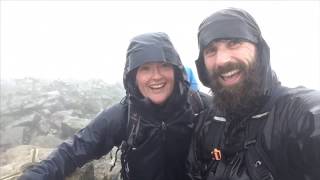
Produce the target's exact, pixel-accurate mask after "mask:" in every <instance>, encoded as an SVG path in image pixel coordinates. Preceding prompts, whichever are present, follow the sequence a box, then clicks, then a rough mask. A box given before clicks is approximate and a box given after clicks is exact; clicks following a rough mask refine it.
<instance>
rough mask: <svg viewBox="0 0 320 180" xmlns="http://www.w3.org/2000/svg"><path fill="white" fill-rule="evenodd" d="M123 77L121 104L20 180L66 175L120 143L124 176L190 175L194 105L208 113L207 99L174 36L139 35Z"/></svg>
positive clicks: (165, 179)
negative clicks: (196, 89)
mask: <svg viewBox="0 0 320 180" xmlns="http://www.w3.org/2000/svg"><path fill="white" fill-rule="evenodd" d="M123 77H124V79H123V82H124V87H125V89H126V97H125V98H124V99H123V100H122V101H121V102H120V103H118V104H115V105H114V106H112V107H110V108H109V109H106V110H105V111H103V112H102V113H100V114H99V115H98V116H97V117H96V118H95V119H94V120H93V121H92V122H91V123H90V124H89V125H88V126H86V127H85V128H83V129H82V130H80V131H79V132H78V133H77V134H75V135H74V136H73V138H72V140H69V141H66V142H64V143H62V144H61V145H60V146H59V147H58V148H57V150H55V151H54V152H53V153H52V154H51V155H50V156H49V157H48V158H47V160H45V161H42V162H41V163H40V164H39V165H36V166H35V167H33V168H31V169H29V170H27V171H26V172H25V173H24V174H23V175H22V177H21V178H20V179H23V180H26V179H33V180H36V179H46V180H50V179H52V180H58V179H63V178H64V176H66V175H68V174H70V173H71V172H73V171H74V170H75V168H77V167H81V166H82V165H84V164H85V163H86V162H88V161H90V160H92V159H97V158H100V157H101V156H103V155H105V154H106V153H108V152H109V151H110V150H111V149H112V147H113V146H119V145H121V149H122V169H123V170H122V176H123V178H124V179H130V180H180V179H181V180H184V179H186V175H185V174H186V172H185V160H186V156H187V151H188V147H189V143H190V136H191V131H192V125H193V121H194V120H195V119H198V116H195V115H194V111H195V112H196V113H197V114H198V113H199V112H200V110H195V108H191V106H192V107H193V106H194V105H192V103H195V101H197V102H196V103H198V104H200V103H201V105H199V106H198V108H199V109H201V110H202V112H203V110H205V108H206V106H205V104H206V102H207V100H205V101H203V100H204V99H203V98H206V97H204V96H203V95H201V98H200V97H199V98H197V97H195V95H199V94H198V93H192V92H191V91H189V84H188V83H187V81H186V74H185V71H184V67H183V65H182V63H181V61H180V58H179V55H178V54H177V52H176V51H175V49H174V47H173V45H172V43H171V42H170V40H169V37H168V36H167V35H166V34H164V33H148V34H142V35H139V36H136V37H134V38H133V39H132V41H131V43H130V45H129V48H128V50H127V60H126V65H125V69H124V76H123ZM201 99H202V100H201ZM200 107H201V108H200ZM201 114H202V113H201V112H200V115H201Z"/></svg>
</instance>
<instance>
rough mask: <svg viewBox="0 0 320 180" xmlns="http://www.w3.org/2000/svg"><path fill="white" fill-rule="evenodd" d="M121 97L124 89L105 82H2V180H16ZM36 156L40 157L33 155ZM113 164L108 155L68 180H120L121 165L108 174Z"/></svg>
mask: <svg viewBox="0 0 320 180" xmlns="http://www.w3.org/2000/svg"><path fill="white" fill-rule="evenodd" d="M123 96H124V91H123V87H122V85H121V84H111V85H110V84H107V83H106V82H103V81H102V80H90V81H66V80H54V81H48V80H39V79H33V78H25V79H16V80H6V81H4V80H1V101H0V102H1V106H0V107H1V109H0V111H1V114H0V115H1V116H0V118H1V119H0V154H1V155H0V180H4V179H5V180H9V179H16V178H17V176H18V174H19V173H20V172H21V169H22V168H23V167H24V166H26V165H28V164H30V163H32V162H33V161H34V162H39V161H40V160H41V159H43V158H45V157H46V156H47V155H48V154H49V153H50V152H51V151H52V150H53V149H54V148H55V147H56V146H57V145H58V144H60V143H61V142H63V141H64V140H66V139H67V138H69V137H70V136H72V135H73V134H74V133H75V132H77V131H78V130H80V129H81V128H83V127H84V126H86V125H87V124H88V123H89V122H90V121H91V120H92V119H93V118H94V117H95V116H96V114H98V113H99V112H100V111H102V110H103V109H105V108H108V107H109V106H111V105H112V104H114V103H117V102H119V101H120V100H121V98H122V97H123ZM35 151H37V152H38V154H36V155H34V154H33V155H32V152H35ZM113 151H114V150H113ZM35 156H36V157H35ZM119 159H120V158H118V161H119ZM112 161H113V159H112V158H111V156H110V154H107V155H106V156H104V157H103V158H101V159H99V160H94V161H92V162H90V163H88V164H86V165H85V166H84V167H82V168H81V169H79V170H77V171H76V172H75V173H74V174H73V175H72V176H71V177H69V180H70V179H72V180H78V179H88V180H89V179H101V180H102V179H103V180H108V179H114V180H115V179H118V176H119V173H118V172H119V170H120V168H121V167H120V163H119V162H118V163H116V167H115V168H114V169H113V171H112V172H109V169H110V166H111V162H112ZM10 175H13V176H12V177H10Z"/></svg>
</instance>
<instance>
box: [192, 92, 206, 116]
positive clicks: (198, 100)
mask: <svg viewBox="0 0 320 180" xmlns="http://www.w3.org/2000/svg"><path fill="white" fill-rule="evenodd" d="M188 98H189V103H190V106H191V110H192V113H193V114H194V116H198V115H199V114H200V112H201V111H202V110H203V109H205V108H206V107H205V103H204V102H203V100H202V97H201V94H200V92H199V91H193V90H191V89H190V90H189V96H188Z"/></svg>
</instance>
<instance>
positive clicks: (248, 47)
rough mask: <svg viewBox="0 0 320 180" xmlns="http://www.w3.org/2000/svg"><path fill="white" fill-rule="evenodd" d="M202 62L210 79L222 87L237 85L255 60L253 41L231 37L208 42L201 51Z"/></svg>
mask: <svg viewBox="0 0 320 180" xmlns="http://www.w3.org/2000/svg"><path fill="white" fill-rule="evenodd" d="M203 56H204V64H205V66H206V69H207V72H208V73H209V75H210V77H211V80H212V81H217V82H215V83H216V84H218V85H219V86H221V87H223V88H229V87H230V88H232V87H234V86H239V84H241V82H243V80H244V79H245V78H246V77H245V76H246V75H247V73H246V72H247V71H248V69H249V68H250V66H251V65H252V64H253V63H254V62H255V57H256V47H255V45H254V44H253V43H250V42H247V41H243V40H239V39H232V40H219V41H216V42H213V43H210V44H209V45H208V47H207V48H205V49H204V51H203Z"/></svg>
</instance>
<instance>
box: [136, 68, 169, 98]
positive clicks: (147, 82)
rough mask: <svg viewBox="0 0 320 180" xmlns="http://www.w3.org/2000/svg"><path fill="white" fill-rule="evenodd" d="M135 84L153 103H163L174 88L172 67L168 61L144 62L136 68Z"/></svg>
mask: <svg viewBox="0 0 320 180" xmlns="http://www.w3.org/2000/svg"><path fill="white" fill-rule="evenodd" d="M136 82H137V86H138V88H139V90H140V92H141V94H142V95H143V96H144V97H147V98H149V99H150V100H151V101H152V102H153V103H154V104H163V103H164V102H165V101H166V100H167V99H168V97H169V96H170V95H171V94H172V91H173V88H174V69H173V66H172V65H171V64H168V63H146V64H143V65H142V66H140V67H139V68H138V71H137V75H136Z"/></svg>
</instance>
